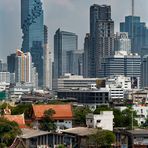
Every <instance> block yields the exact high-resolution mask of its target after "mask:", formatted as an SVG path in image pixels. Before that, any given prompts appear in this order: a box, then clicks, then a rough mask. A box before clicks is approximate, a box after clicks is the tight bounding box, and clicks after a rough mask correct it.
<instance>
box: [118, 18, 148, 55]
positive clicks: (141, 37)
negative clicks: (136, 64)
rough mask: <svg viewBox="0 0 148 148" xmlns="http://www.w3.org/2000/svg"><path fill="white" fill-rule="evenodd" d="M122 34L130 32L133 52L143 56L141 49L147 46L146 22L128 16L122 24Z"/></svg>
mask: <svg viewBox="0 0 148 148" xmlns="http://www.w3.org/2000/svg"><path fill="white" fill-rule="evenodd" d="M132 21H133V37H132ZM120 32H128V35H129V38H130V39H131V40H132V52H133V53H139V54H141V49H142V48H144V47H145V46H147V42H148V34H147V32H148V29H147V27H146V23H145V22H141V21H140V17H139V16H134V17H133V19H132V16H126V17H125V22H121V23H120Z"/></svg>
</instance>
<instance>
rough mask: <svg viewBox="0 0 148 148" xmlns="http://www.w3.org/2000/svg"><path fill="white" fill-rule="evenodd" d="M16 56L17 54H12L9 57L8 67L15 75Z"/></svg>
mask: <svg viewBox="0 0 148 148" xmlns="http://www.w3.org/2000/svg"><path fill="white" fill-rule="evenodd" d="M15 56H16V54H15V53H13V54H10V55H9V56H7V66H8V71H9V72H10V73H14V72H15Z"/></svg>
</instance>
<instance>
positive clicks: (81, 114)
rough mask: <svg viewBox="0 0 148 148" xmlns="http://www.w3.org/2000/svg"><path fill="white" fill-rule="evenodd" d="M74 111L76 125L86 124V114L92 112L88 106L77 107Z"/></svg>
mask: <svg viewBox="0 0 148 148" xmlns="http://www.w3.org/2000/svg"><path fill="white" fill-rule="evenodd" d="M73 113H74V125H79V126H80V125H81V126H83V125H86V115H87V114H88V113H91V110H90V109H89V108H88V107H75V108H74V109H73Z"/></svg>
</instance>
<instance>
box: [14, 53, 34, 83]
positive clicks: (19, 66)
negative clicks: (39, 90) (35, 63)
mask: <svg viewBox="0 0 148 148" xmlns="http://www.w3.org/2000/svg"><path fill="white" fill-rule="evenodd" d="M15 67H16V69H15V80H16V82H18V83H22V82H23V83H31V68H32V58H31V54H30V53H29V52H27V53H23V52H22V51H21V50H17V51H16V65H15Z"/></svg>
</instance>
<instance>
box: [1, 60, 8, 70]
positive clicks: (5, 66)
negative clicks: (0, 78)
mask: <svg viewBox="0 0 148 148" xmlns="http://www.w3.org/2000/svg"><path fill="white" fill-rule="evenodd" d="M0 72H7V63H4V62H3V61H2V60H0Z"/></svg>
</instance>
